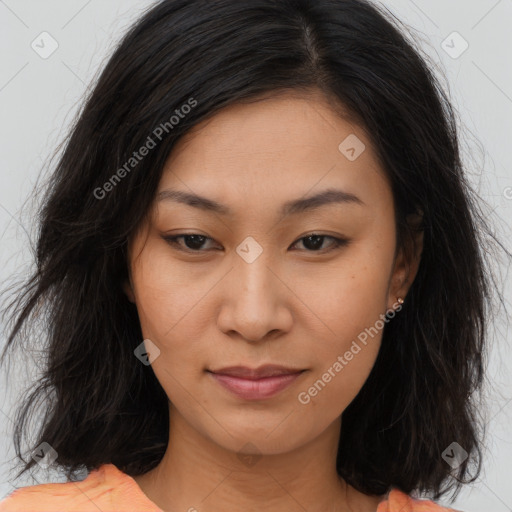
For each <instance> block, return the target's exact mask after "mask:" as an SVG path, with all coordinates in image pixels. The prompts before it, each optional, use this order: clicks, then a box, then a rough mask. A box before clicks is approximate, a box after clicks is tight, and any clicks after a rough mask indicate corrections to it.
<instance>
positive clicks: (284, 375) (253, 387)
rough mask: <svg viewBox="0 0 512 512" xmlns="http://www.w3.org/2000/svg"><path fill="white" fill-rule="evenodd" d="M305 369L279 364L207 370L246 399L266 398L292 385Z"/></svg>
mask: <svg viewBox="0 0 512 512" xmlns="http://www.w3.org/2000/svg"><path fill="white" fill-rule="evenodd" d="M304 371H305V370H302V369H296V368H286V367H284V366H278V365H264V366H260V367H259V368H248V367H246V366H230V367H227V368H221V369H219V370H214V371H213V370H207V372H208V373H209V374H210V375H211V376H212V377H213V378H214V379H215V380H216V381H217V382H218V383H219V384H221V385H222V386H223V387H224V388H225V389H227V390H228V391H230V392H231V393H233V394H234V395H236V396H238V397H239V398H242V399H244V400H264V399H266V398H271V397H273V396H275V395H277V394H278V393H279V392H280V391H282V390H284V389H285V388H287V387H288V386H290V385H291V384H292V383H293V382H294V381H295V380H296V379H297V378H298V377H299V376H300V375H301V374H302V373H303V372H304Z"/></svg>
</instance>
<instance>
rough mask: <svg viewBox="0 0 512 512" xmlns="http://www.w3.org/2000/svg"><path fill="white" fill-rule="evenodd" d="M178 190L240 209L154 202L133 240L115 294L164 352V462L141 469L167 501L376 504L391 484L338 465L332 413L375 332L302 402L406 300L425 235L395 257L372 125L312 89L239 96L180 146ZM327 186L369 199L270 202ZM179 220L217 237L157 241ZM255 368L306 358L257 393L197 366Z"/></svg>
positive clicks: (363, 369) (295, 506)
mask: <svg viewBox="0 0 512 512" xmlns="http://www.w3.org/2000/svg"><path fill="white" fill-rule="evenodd" d="M350 134H355V135H356V136H357V137H358V138H359V139H360V140H361V141H362V142H363V143H364V144H365V146H366V149H365V150H364V151H363V152H362V153H361V154H360V156H359V157H358V158H356V159H355V160H354V161H350V160H349V159H347V158H346V157H345V155H344V154H342V153H341V152H340V150H339V149H338V146H339V144H340V143H341V142H342V141H343V140H344V139H345V138H346V137H347V136H348V135H350ZM170 188H172V189H177V190H182V191H185V192H190V193H195V194H199V195H201V196H205V197H208V198H210V199H213V200H215V201H218V202H219V203H222V204H223V205H226V206H228V207H229V208H231V209H232V210H233V213H232V216H224V215H221V214H219V213H212V212H208V211H203V210H200V209H198V208H195V207H192V206H188V205H185V204H181V203H178V202H174V201H171V200H162V201H156V199H155V202H154V205H153V208H152V210H151V212H150V215H149V216H148V219H147V221H146V222H145V223H144V224H143V225H141V226H140V227H139V229H138V230H137V232H136V233H135V235H134V237H133V239H132V240H131V241H130V252H129V267H130V281H129V282H127V283H125V292H126V294H127V296H128V298H129V300H131V301H132V302H135V304H136V306H137V309H138V313H139V317H140V322H141V327H142V332H143V335H144V339H149V340H151V342H152V343H154V344H155V345H156V346H157V347H158V349H159V350H160V354H159V355H158V357H156V359H155V360H154V361H153V362H152V369H153V371H154V372H155V375H156V377H157V378H158V380H159V382H160V383H161V385H162V387H163V389H164V390H165V392H166V394H167V396H168V397H169V415H170V438H169V444H168V448H167V451H166V452H165V455H164V457H163V459H162V461H161V462H160V463H159V464H158V466H156V467H155V468H154V469H153V470H151V471H150V472H148V473H146V474H144V475H141V476H138V477H135V481H136V482H137V484H138V485H139V486H140V488H141V490H142V491H143V492H144V493H145V494H146V495H147V496H148V497H149V499H150V500H152V501H153V502H154V503H156V504H157V505H158V506H159V507H160V508H162V509H164V510H172V511H193V510H197V511H200V512H212V511H218V510H230V511H242V510H243V511H261V510H262V509H264V510H266V511H267V512H278V511H279V512H283V511H284V512H288V511H290V512H292V511H293V512H295V511H302V512H303V511H304V510H307V511H308V512H316V511H318V512H320V511H322V512H326V511H334V510H337V511H339V510H348V511H351V512H370V511H372V512H375V510H376V509H377V505H378V503H380V502H381V501H382V500H384V498H385V496H366V495H364V494H362V493H360V492H358V491H356V490H355V489H354V488H352V487H351V486H350V485H348V484H346V483H345V482H344V481H343V480H342V479H341V478H340V477H339V476H338V474H337V472H336V467H335V463H336V453H337V446H338V440H339V431H340V426H341V414H342V412H343V411H344V410H345V408H346V407H347V406H348V405H349V403H350V402H351V401H352V400H353V399H354V397H355V396H356V395H357V393H358V392H359V390H360V389H361V387H362V386H363V384H364V382H365V380H366V379H367V377H368V375H369V373H370V371H371V369H372V367H373V365H374V363H375V360H376V357H377V354H378V351H379V348H380V343H381V335H382V329H379V332H378V334H377V335H374V336H373V337H369V339H368V342H367V344H366V345H364V346H363V345H362V344H361V343H359V345H360V346H361V347H362V349H361V350H360V351H359V352H358V353H357V355H354V357H353V359H352V360H351V361H349V362H348V364H347V365H346V366H344V368H343V370H342V371H340V372H339V373H336V376H335V377H334V378H332V379H331V380H330V382H329V383H327V384H326V385H325V387H324V388H323V389H322V390H321V391H320V392H318V393H317V395H316V396H314V397H312V398H311V401H310V402H309V403H307V404H303V403H301V402H300V401H299V400H298V394H299V393H300V392H303V391H307V390H308V389H309V388H310V387H311V386H312V385H313V383H314V382H315V381H317V380H318V379H319V378H321V377H322V375H323V374H324V373H325V372H326V371H327V369H328V368H329V367H332V365H333V363H334V362H335V361H337V358H338V356H340V355H341V356H343V355H344V354H345V353H346V352H347V351H348V350H349V349H350V347H351V345H352V342H353V341H354V340H357V336H358V334H360V333H361V332H363V331H364V330H365V328H369V327H371V326H374V325H375V324H376V321H377V320H378V319H379V318H380V317H379V315H381V314H385V313H386V311H388V310H390V309H392V308H393V307H394V308H395V309H396V307H397V301H396V299H397V297H402V298H404V299H405V300H406V295H407V291H408V289H409V287H410V285H411V284H412V281H413V279H414V276H415V275H416V271H417V268H418V264H419V259H420V255H421V247H422V237H421V235H418V239H417V242H418V244H419V245H418V250H417V251H416V253H415V254H414V256H413V257H412V258H410V259H408V260H407V259H406V258H405V256H404V254H403V253H402V252H401V251H400V252H398V254H397V255H396V258H395V223H394V201H393V196H392V192H391V189H390V187H389V183H388V181H387V179H386V176H385V174H384V171H383V169H382V167H381V165H380V163H379V161H378V158H377V156H376V153H375V152H374V150H373V149H372V144H371V141H370V139H369V137H368V136H367V134H366V133H365V131H364V130H363V129H362V128H361V127H360V126H358V125H357V124H355V123H354V122H351V121H349V120H348V119H345V118H343V117H341V116H340V115H338V114H336V112H335V110H334V109H333V108H332V105H331V104H330V103H329V102H328V101H327V99H325V98H324V97H323V96H322V95H321V94H320V93H319V92H315V91H313V92H311V93H310V94H306V93H302V95H299V94H298V93H292V92H288V93H285V94H279V95H273V96H270V97H265V98H264V99H263V100H261V101H258V102H255V103H247V104H237V105H232V106H229V107H227V108H225V109H223V110H222V111H220V112H219V113H216V114H215V115H214V116H213V117H212V118H211V119H210V120H208V121H204V122H202V123H200V124H199V125H198V126H197V127H196V129H194V130H193V132H190V133H189V134H188V135H187V136H186V137H185V138H182V139H181V140H180V141H179V143H178V144H177V145H176V147H175V149H174V150H173V152H172V154H171V155H170V157H169V159H168V161H167V163H166V166H165V169H164V172H163V175H162V178H161V181H160V184H159V187H158V192H160V191H163V190H165V189H170ZM327 188H336V189H342V190H344V191H346V192H350V193H352V194H354V195H356V196H357V197H359V198H360V199H361V201H362V202H363V203H364V204H363V205H359V204H355V203H334V204H329V205H324V206H322V207H320V208H318V209H317V210H313V211H307V212H303V213H298V214H290V215H287V216H285V217H282V216H280V215H279V213H278V212H279V209H280V207H281V205H282V204H283V203H284V202H286V201H289V200H292V199H297V198H303V197H305V196H306V195H307V196H310V195H313V194H314V193H317V192H320V191H322V190H325V189H327ZM187 233H192V234H199V235H203V236H206V237H209V238H211V240H209V239H206V240H204V241H203V243H202V245H201V243H197V242H196V245H194V243H193V242H192V243H191V242H190V239H188V240H187V239H186V238H185V239H184V238H181V239H178V241H177V247H176V246H172V245H171V244H169V242H168V241H166V240H164V239H163V238H162V236H166V235H167V236H171V235H172V236H178V235H183V234H187ZM311 234H325V235H327V236H334V237H340V238H347V239H349V241H350V242H349V244H348V245H346V246H341V247H339V248H336V247H333V245H332V240H331V239H329V238H325V239H324V241H323V242H322V241H321V239H320V241H319V242H318V244H319V245H318V249H317V250H315V247H314V245H313V244H312V243H311V242H310V243H309V244H308V241H307V240H305V239H304V238H303V237H306V236H308V235H311ZM248 236H251V237H253V239H254V240H256V242H257V243H258V244H259V246H260V247H261V248H262V251H263V252H262V253H261V254H260V255H259V257H257V258H256V259H255V260H254V261H252V262H251V263H248V262H247V261H246V260H244V259H243V258H242V257H241V256H239V254H238V253H237V252H236V249H237V247H238V246H239V245H240V244H241V242H243V241H244V239H245V238H246V237H248ZM242 245H243V244H242ZM179 247H181V248H182V249H184V250H185V251H186V250H187V248H189V249H188V250H189V252H184V251H183V250H182V251H180V250H179ZM194 247H195V248H196V252H194ZM197 248H198V249H197ZM330 248H332V249H331V250H329V249H330ZM250 250H251V251H254V248H252V249H250ZM201 251H202V252H201ZM398 307H399V306H398ZM396 314H400V313H399V312H397V313H396ZM263 364H280V365H284V366H288V367H293V368H300V369H305V370H307V371H305V372H304V373H302V374H301V375H300V376H299V377H298V378H297V379H296V380H295V381H294V383H293V384H292V385H291V386H289V387H288V388H286V389H285V390H283V391H281V392H280V393H279V394H278V395H276V396H274V397H271V398H269V399H266V400H260V401H247V400H243V399H241V398H238V397H236V396H235V395H233V394H231V393H230V392H228V391H227V390H225V389H224V388H223V387H221V386H220V384H219V383H218V382H216V381H215V380H214V379H213V378H212V377H211V375H209V374H208V373H207V372H206V371H205V370H206V369H219V368H222V367H226V366H232V365H245V366H250V367H258V366H260V365H263ZM243 455H245V456H248V455H253V456H254V458H253V459H250V458H247V457H245V458H244V456H243Z"/></svg>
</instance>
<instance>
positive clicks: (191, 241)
mask: <svg viewBox="0 0 512 512" xmlns="http://www.w3.org/2000/svg"><path fill="white" fill-rule="evenodd" d="M162 238H163V239H164V240H165V241H166V242H168V243H169V244H170V245H172V246H174V247H176V248H177V249H178V250H181V251H188V252H205V251H202V250H201V248H202V247H203V245H204V243H205V242H206V241H207V240H213V239H212V238H210V237H208V236H204V235H198V234H194V233H190V234H188V233H187V234H184V235H176V236H164V237H162ZM178 239H183V244H184V245H183V244H181V243H179V242H178Z"/></svg>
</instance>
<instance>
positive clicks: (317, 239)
mask: <svg viewBox="0 0 512 512" xmlns="http://www.w3.org/2000/svg"><path fill="white" fill-rule="evenodd" d="M307 240H314V242H313V243H312V244H310V247H309V248H312V249H318V248H319V247H321V245H322V244H321V242H322V240H323V236H321V235H311V236H307V237H306V238H305V239H304V242H305V243H304V246H305V247H308V243H306V241H307ZM319 242H320V243H319ZM311 246H312V247H311Z"/></svg>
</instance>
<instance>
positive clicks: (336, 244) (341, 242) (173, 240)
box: [162, 233, 350, 254]
mask: <svg viewBox="0 0 512 512" xmlns="http://www.w3.org/2000/svg"><path fill="white" fill-rule="evenodd" d="M187 236H198V237H202V238H203V239H204V241H207V240H213V238H210V237H209V236H206V235H200V234H198V233H184V234H182V235H176V236H162V238H163V239H164V240H165V241H166V242H167V243H168V244H169V245H171V246H173V247H174V248H176V249H177V250H178V251H183V252H187V253H189V254H194V253H195V254H200V253H202V252H207V251H203V250H194V249H189V248H183V246H181V245H180V244H179V243H178V241H177V240H178V239H179V238H185V237H187ZM310 237H320V238H323V239H327V238H329V239H331V240H332V244H331V247H330V248H328V249H327V250H322V249H320V250H318V251H311V250H306V252H310V253H320V254H326V253H328V252H331V251H333V250H335V249H338V248H340V247H345V246H347V245H348V244H349V242H350V240H348V239H346V238H337V237H335V236H331V235H323V234H321V233H310V234H309V235H305V236H303V237H301V238H299V239H298V240H296V241H295V242H294V243H293V245H295V244H297V243H298V242H299V241H301V240H304V239H305V238H310Z"/></svg>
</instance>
